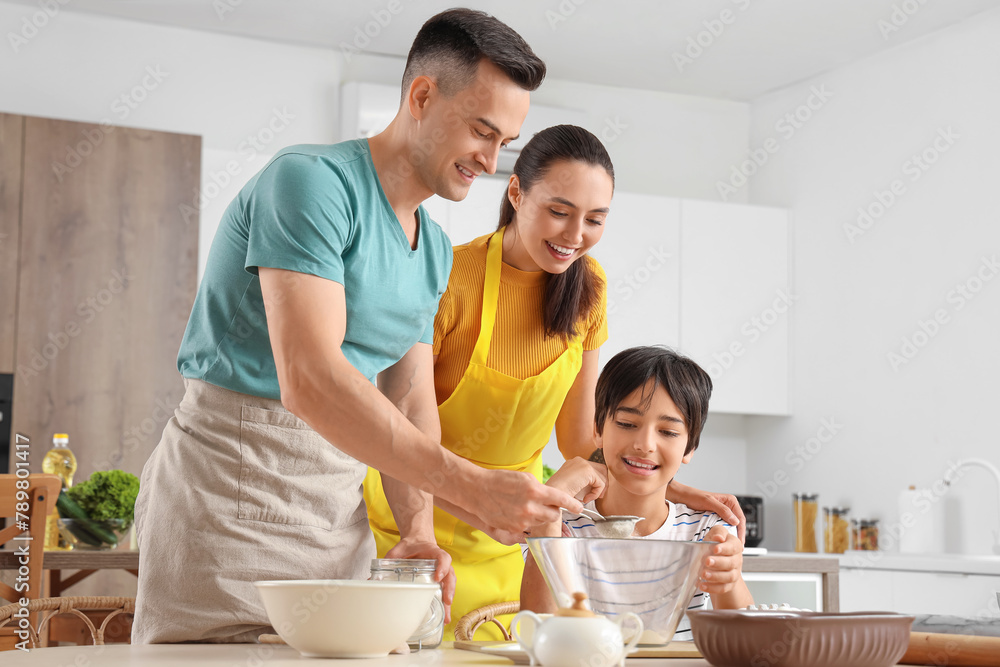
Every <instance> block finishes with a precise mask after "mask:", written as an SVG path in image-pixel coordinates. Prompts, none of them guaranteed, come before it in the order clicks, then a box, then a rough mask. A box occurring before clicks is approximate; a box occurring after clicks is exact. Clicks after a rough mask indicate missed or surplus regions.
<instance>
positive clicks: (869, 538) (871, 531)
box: [859, 519, 878, 551]
mask: <svg viewBox="0 0 1000 667" xmlns="http://www.w3.org/2000/svg"><path fill="white" fill-rule="evenodd" d="M859 532H860V533H861V549H862V550H863V551H878V519H862V520H861V527H860V529H859Z"/></svg>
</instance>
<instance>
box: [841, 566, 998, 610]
mask: <svg viewBox="0 0 1000 667" xmlns="http://www.w3.org/2000/svg"><path fill="white" fill-rule="evenodd" d="M840 592H841V597H840V600H841V609H842V610H843V611H873V610H878V611H895V612H900V613H905V614H943V615H948V616H963V617H979V616H984V617H991V616H994V617H995V615H996V613H997V593H1000V576H994V575H983V574H967V573H959V572H911V571H900V570H874V569H872V570H867V569H854V568H844V569H841V571H840Z"/></svg>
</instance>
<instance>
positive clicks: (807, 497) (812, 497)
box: [792, 493, 819, 502]
mask: <svg viewBox="0 0 1000 667" xmlns="http://www.w3.org/2000/svg"><path fill="white" fill-rule="evenodd" d="M818 498H819V494H818V493H793V494H792V499H793V500H804V501H806V502H815V501H816V500H817V499H818Z"/></svg>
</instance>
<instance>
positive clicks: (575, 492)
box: [545, 456, 608, 509]
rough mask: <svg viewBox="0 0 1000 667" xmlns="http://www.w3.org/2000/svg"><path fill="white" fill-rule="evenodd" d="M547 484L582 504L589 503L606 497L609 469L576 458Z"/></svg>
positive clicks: (564, 465) (567, 462) (558, 471)
mask: <svg viewBox="0 0 1000 667" xmlns="http://www.w3.org/2000/svg"><path fill="white" fill-rule="evenodd" d="M545 484H546V486H551V487H553V488H556V489H559V490H560V491H565V492H566V493H568V494H569V495H571V496H573V497H574V498H576V499H577V500H579V501H580V502H582V503H589V502H590V501H591V500H593V499H595V498H600V497H601V496H602V495H604V489H605V487H606V486H607V485H608V468H607V466H603V465H601V464H599V463H591V462H590V461H586V460H584V459H582V458H580V457H579V456H575V457H573V458H571V459H570V460H569V461H566V463H564V464H562V467H560V468H559V470H557V471H556V472H555V474H554V475H552V477H549V481H547V482H546V483H545ZM567 509H572V508H567Z"/></svg>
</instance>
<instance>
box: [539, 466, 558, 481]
mask: <svg viewBox="0 0 1000 667" xmlns="http://www.w3.org/2000/svg"><path fill="white" fill-rule="evenodd" d="M554 474H556V470H555V468H550V467H549V466H547V465H545V464H544V463H543V464H542V484H544V483H545V482H547V481H549V477H552V475H554Z"/></svg>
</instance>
